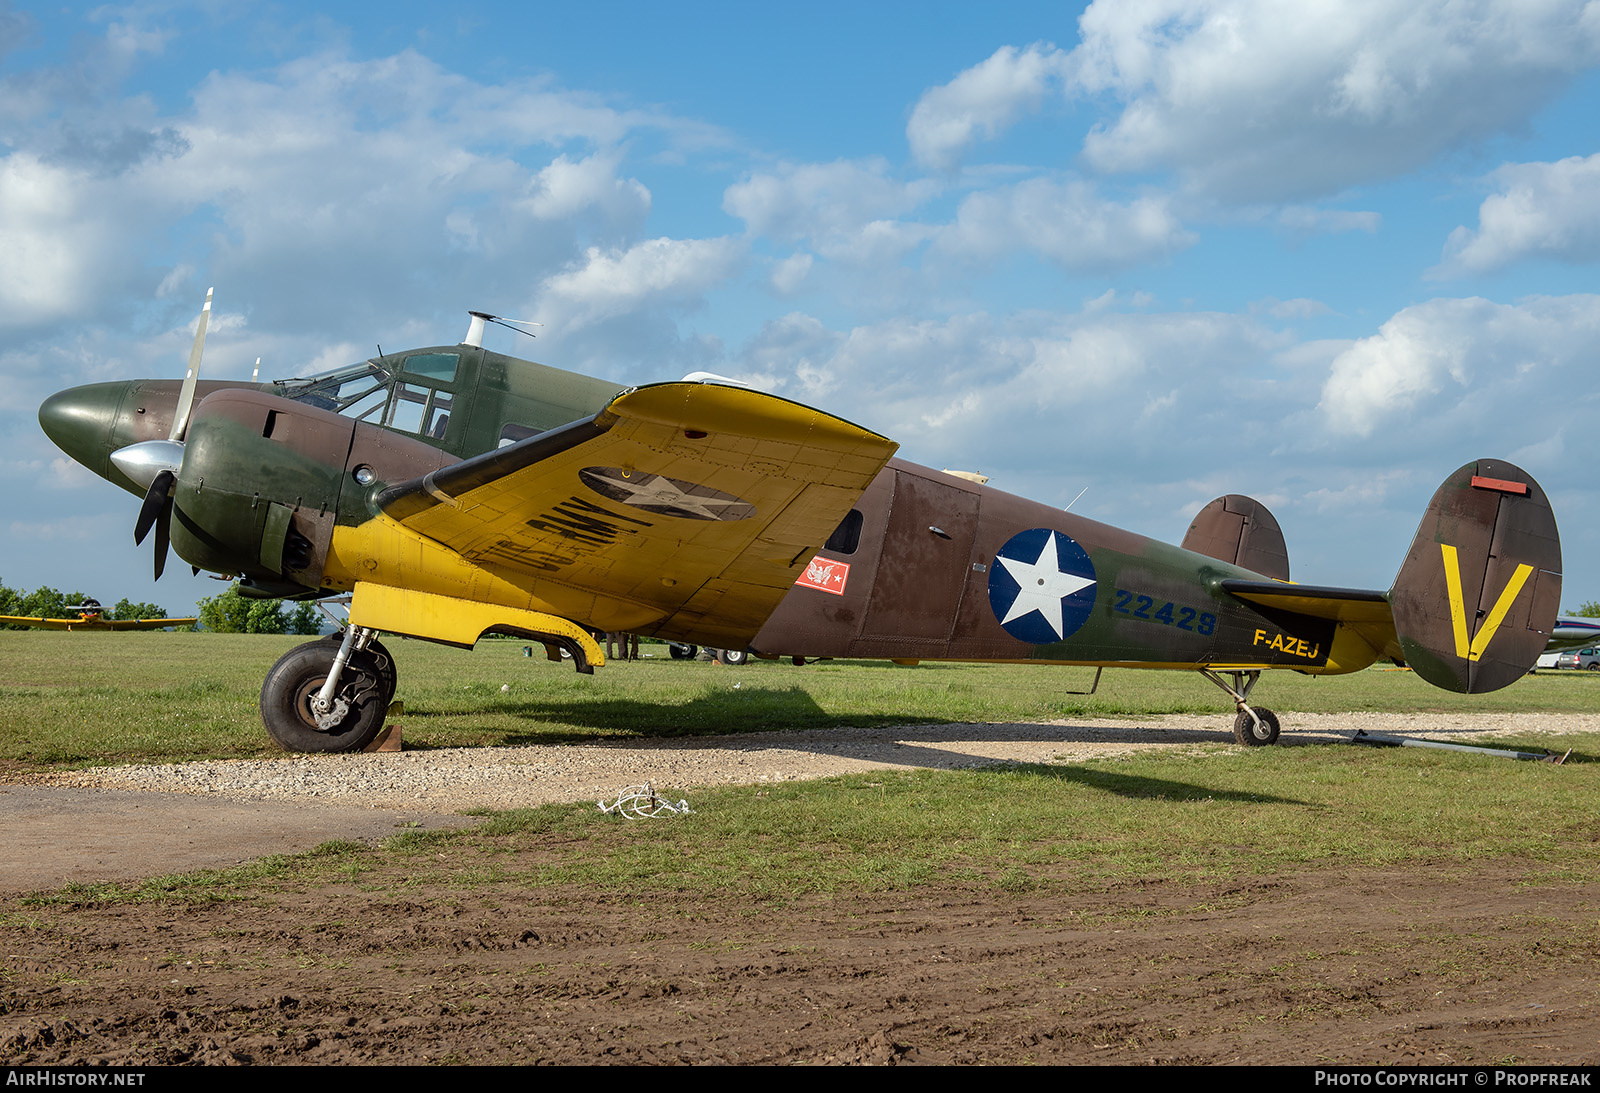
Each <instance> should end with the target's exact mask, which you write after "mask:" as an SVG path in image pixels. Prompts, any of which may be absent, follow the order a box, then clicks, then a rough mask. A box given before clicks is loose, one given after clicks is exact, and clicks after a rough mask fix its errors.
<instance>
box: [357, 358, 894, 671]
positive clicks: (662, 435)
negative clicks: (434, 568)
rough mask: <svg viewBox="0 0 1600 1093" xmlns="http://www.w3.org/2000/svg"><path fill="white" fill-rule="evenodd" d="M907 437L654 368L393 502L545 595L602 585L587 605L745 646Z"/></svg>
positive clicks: (388, 503)
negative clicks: (655, 373)
mask: <svg viewBox="0 0 1600 1093" xmlns="http://www.w3.org/2000/svg"><path fill="white" fill-rule="evenodd" d="M897 447H898V445H897V444H895V443H894V442H893V441H891V440H888V439H887V438H885V437H882V436H880V435H878V434H877V433H873V432H871V431H869V430H866V429H863V428H861V427H860V426H857V425H853V424H851V423H850V422H847V421H845V420H843V419H841V418H837V417H833V416H832V415H829V414H825V413H823V412H821V411H819V410H815V409H812V408H811V407H808V406H803V405H801V404H799V403H795V402H790V401H789V400H787V399H782V398H778V397H777V396H774V395H767V394H763V393H761V392H757V391H750V390H746V389H742V388H735V387H727V386H722V385H717V384H705V383H664V384H655V385H651V386H648V387H640V388H636V389H632V390H629V391H625V392H623V393H622V394H621V395H619V396H617V397H616V398H615V399H613V400H612V402H611V403H610V404H609V405H607V406H606V408H605V409H604V410H602V411H601V412H600V413H598V414H596V415H595V416H594V417H593V418H590V419H584V420H580V421H576V422H573V423H571V424H570V425H566V426H563V427H561V428H559V429H553V430H551V431H549V432H547V433H543V434H540V435H538V436H534V437H530V438H528V439H527V440H524V441H522V442H520V443H518V444H514V445H511V446H509V447H506V448H502V449H500V450H499V451H495V452H488V453H485V454H484V455H482V456H478V457H476V458H474V459H469V460H466V461H464V462H461V463H456V464H452V465H451V466H449V467H445V468H441V469H440V470H437V471H434V472H432V473H431V474H428V475H426V476H424V477H422V478H420V479H416V480H414V481H411V482H407V483H403V484H401V485H398V486H395V487H392V488H390V489H388V490H386V491H385V492H384V493H383V494H382V495H380V497H379V498H378V507H379V508H380V509H381V510H382V511H383V513H384V514H385V515H387V516H389V517H390V518H392V519H394V520H396V521H398V522H400V523H401V524H403V525H405V526H406V527H407V528H409V529H411V530H413V531H415V532H417V533H419V534H421V535H425V536H427V537H428V538H430V539H433V540H435V541H436V542H439V543H441V544H443V545H444V546H446V547H448V548H450V549H451V550H453V551H456V552H457V553H459V554H460V555H461V556H462V557H464V558H465V559H467V560H468V561H469V562H471V563H472V564H474V565H477V566H482V567H485V568H492V569H495V570H498V571H500V572H502V573H507V574H511V575H514V576H515V577H517V578H518V583H520V584H523V585H525V586H527V585H530V582H531V587H532V590H533V591H534V593H535V594H536V595H539V591H540V588H541V587H544V588H547V589H548V590H549V593H550V594H549V595H548V596H541V597H540V598H542V599H547V600H549V601H551V602H573V597H572V596H571V595H570V593H572V592H586V593H591V594H593V596H594V600H593V602H594V603H595V604H596V607H595V616H594V617H587V618H581V619H579V620H578V621H581V622H584V623H587V624H590V625H594V626H598V627H601V628H603V629H628V630H635V631H638V632H642V633H647V634H662V635H664V636H679V635H693V636H694V637H695V638H696V639H697V640H699V641H701V642H703V643H705V644H713V645H722V646H727V647H740V648H742V647H743V646H744V645H745V644H746V643H748V641H749V640H750V639H751V638H752V637H753V636H754V635H755V633H756V631H757V630H759V629H760V627H761V624H762V623H763V622H765V621H766V618H767V616H768V615H770V614H771V612H772V610H773V609H774V608H775V607H776V606H777V604H778V602H779V600H781V599H782V598H783V596H784V595H785V594H786V593H787V592H788V591H789V588H790V587H791V586H792V585H793V584H794V580H795V577H796V575H797V574H799V573H800V572H802V571H803V569H804V567H805V565H806V564H807V563H808V562H809V561H810V559H811V555H812V554H813V553H815V552H816V550H817V549H818V548H820V547H821V546H822V544H823V543H824V542H825V541H826V540H827V538H828V536H829V535H830V534H831V533H832V532H833V530H834V529H835V528H836V527H837V526H838V524H839V521H840V520H842V519H843V518H844V516H845V515H846V514H847V513H848V512H849V511H850V508H851V506H852V505H853V504H854V503H855V501H856V499H857V498H859V497H860V496H861V493H862V492H863V491H864V490H865V489H866V488H867V486H868V485H869V484H870V483H871V482H872V479H873V478H874V477H875V476H876V475H877V473H878V472H879V471H880V470H881V469H882V468H883V466H884V464H885V463H887V462H888V460H889V458H890V456H892V455H893V454H894V452H895V450H896V448H897ZM606 604H612V605H615V606H613V607H611V608H607V607H605V606H604V605H606Z"/></svg>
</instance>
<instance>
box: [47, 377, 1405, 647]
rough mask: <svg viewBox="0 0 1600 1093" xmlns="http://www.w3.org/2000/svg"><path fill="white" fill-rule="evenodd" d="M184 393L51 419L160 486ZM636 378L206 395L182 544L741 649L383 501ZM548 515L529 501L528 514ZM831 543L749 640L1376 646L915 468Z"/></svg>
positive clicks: (893, 473) (878, 483)
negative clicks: (126, 455) (417, 524)
mask: <svg viewBox="0 0 1600 1093" xmlns="http://www.w3.org/2000/svg"><path fill="white" fill-rule="evenodd" d="M178 386H179V385H178V384H177V382H175V381H147V380H140V381H131V382H128V383H114V384H95V385H90V386H88V387H79V388H74V389H72V390H70V391H64V392H61V393H60V394H57V395H55V396H52V397H51V399H50V400H48V401H47V402H46V403H45V404H44V406H43V407H42V408H41V410H40V421H41V424H42V425H43V427H44V429H45V431H46V432H47V433H48V434H49V435H50V436H51V438H52V439H53V440H54V441H55V442H56V443H57V444H58V445H59V446H60V447H61V448H62V449H63V450H64V451H66V452H67V453H68V454H69V455H71V456H72V457H73V458H74V459H76V460H77V461H78V462H80V463H82V464H84V465H85V466H86V467H88V468H89V469H91V470H93V471H95V473H97V474H99V475H101V476H102V477H104V478H106V479H107V480H108V481H111V482H113V483H115V484H117V485H119V486H122V487H123V488H125V489H128V490H130V492H134V493H138V494H143V493H144V492H145V487H144V486H143V485H141V484H140V483H137V482H134V481H131V480H130V479H129V478H128V477H127V475H125V474H124V473H122V471H121V470H119V469H118V468H117V467H116V466H115V465H114V464H113V463H112V462H111V460H110V456H111V453H112V452H114V451H118V450H120V449H122V448H125V447H126V446H128V445H130V444H134V443H137V442H140V441H146V440H151V439H158V438H163V437H165V436H166V435H167V432H168V430H169V429H170V428H171V424H172V420H173V416H174V406H175V404H176V401H177V395H178ZM624 387H625V385H623V384H619V383H615V382H611V381H606V380H601V379H594V378H591V377H585V376H580V375H576V374H574V373H570V372H563V371H560V370H558V369H554V368H548V367H546V366H543V365H538V364H534V363H532V362H529V361H523V360H519V359H517V358H513V357H507V356H504V355H502V354H498V353H493V352H491V351H488V350H484V349H482V348H480V347H477V346H469V345H458V346H443V347H429V348H423V349H417V350H411V351H407V352H403V353H395V354H386V355H384V356H381V357H376V358H373V359H372V360H371V361H368V362H365V363H364V364H361V365H354V366H351V367H350V368H347V369H340V370H337V371H335V372H331V373H325V374H323V375H321V376H314V377H310V378H307V379H301V380H289V381H280V382H276V383H270V384H240V383H225V382H220V381H202V383H201V386H200V389H199V394H198V397H199V398H200V399H201V400H202V401H200V402H199V403H198V404H197V406H196V407H195V410H194V412H193V416H192V420H191V424H190V425H189V428H188V432H187V436H186V438H185V440H184V447H183V452H182V465H181V470H180V471H179V473H178V474H177V479H176V487H175V489H174V491H173V521H172V532H171V541H172V546H173V549H174V550H176V552H177V553H178V554H179V556H181V557H182V558H184V559H185V560H186V561H188V562H190V563H192V564H193V565H196V566H199V567H200V568H203V569H207V570H211V571H213V572H217V573H223V574H231V575H235V576H238V577H240V578H242V579H244V581H245V582H247V587H248V588H250V589H253V590H255V591H256V592H258V593H259V594H263V595H290V596H293V595H318V594H329V593H337V592H344V591H349V590H351V589H353V588H354V587H355V585H356V584H357V583H359V582H369V583H373V584H379V585H388V586H393V587H404V588H408V589H413V590H416V591H419V592H427V593H432V594H435V595H438V596H444V597H453V598H455V599H458V600H463V601H464V600H472V601H475V602H488V603H500V604H504V605H505V606H506V607H508V608H512V609H515V610H519V611H539V612H546V613H549V614H552V615H556V616H560V617H562V618H566V619H570V620H572V621H574V622H577V623H579V624H581V625H583V626H586V627H594V628H597V629H601V630H624V631H634V632H639V633H644V634H650V635H654V636H659V637H664V638H669V639H673V640H679V641H686V642H696V643H701V644H711V643H715V644H727V643H728V635H727V634H726V633H723V632H720V631H719V632H715V633H713V632H711V631H705V632H701V631H698V630H695V629H692V628H691V629H682V628H678V629H673V628H670V627H668V626H664V625H662V624H661V622H660V620H659V619H658V618H653V617H652V616H651V614H650V612H648V611H643V610H641V609H640V608H639V605H630V604H628V603H626V602H623V601H620V600H618V599H617V598H615V597H609V598H602V599H597V598H596V597H595V596H594V595H592V594H590V593H588V592H587V591H586V590H585V588H584V586H583V581H582V579H581V569H582V564H583V562H584V558H583V557H581V556H580V553H579V552H575V553H574V554H573V555H572V556H571V557H570V558H566V557H564V556H558V555H552V560H551V563H550V565H549V566H548V567H547V571H545V572H538V573H533V574H530V573H528V572H527V571H526V570H512V569H508V568H504V567H500V566H497V565H496V564H495V562H494V560H493V558H492V557H480V558H471V559H469V558H465V557H462V556H461V555H459V554H457V553H455V552H453V551H450V550H448V549H446V548H444V547H442V546H440V545H439V544H437V543H434V542H432V541H431V540H429V539H426V538H425V537H423V536H420V535H418V534H416V533H414V532H412V531H410V530H408V529H407V528H406V527H404V526H402V525H401V524H400V523H398V522H396V521H395V520H392V519H390V518H389V517H387V516H385V515H383V514H382V513H381V512H380V511H379V509H378V507H377V505H376V499H377V497H378V496H379V494H381V493H382V491H383V490H384V489H386V488H387V487H389V486H393V485H396V484H399V483H402V482H407V481H412V480H415V479H419V478H421V477H422V476H424V475H426V474H427V473H429V472H430V471H433V470H437V469H439V468H442V467H445V466H448V465H450V464H452V463H455V462H458V461H460V460H463V459H467V458H470V457H472V456H475V455H478V454H480V453H483V452H488V451H493V450H495V449H496V448H498V447H501V446H504V445H508V444H515V443H519V442H522V441H524V440H528V439H530V438H532V437H535V436H538V435H539V434H541V433H543V432H545V431H548V430H551V429H554V428H557V427H559V426H562V425H566V424H568V423H570V422H573V421H576V420H580V419H583V418H586V417H590V416H592V415H594V414H596V413H598V412H599V411H600V410H601V409H602V408H603V407H605V406H606V404H607V403H608V402H609V401H610V400H611V399H613V398H614V397H615V396H616V395H617V394H618V393H619V392H621V391H622V390H624ZM556 500H560V499H556ZM589 500H590V503H591V508H592V509H593V511H592V513H591V514H590V515H589V517H588V519H591V520H593V521H597V522H598V524H599V525H600V531H601V533H600V534H599V535H597V536H592V537H595V538H599V539H601V540H604V538H605V536H604V534H603V527H604V525H605V524H606V522H607V520H608V519H612V518H614V519H615V521H616V522H617V525H618V527H623V526H624V524H623V522H624V521H626V520H627V516H626V514H625V513H622V512H612V511H610V510H607V509H605V506H604V504H603V503H601V502H599V501H598V499H595V498H590V499H589ZM548 503H549V499H537V498H534V499H529V502H528V504H529V512H528V518H529V519H538V518H540V516H541V513H542V512H543V508H542V506H546V505H548ZM595 506H598V507H595ZM608 512H609V515H607V513H608ZM816 548H817V549H816V553H815V556H814V557H809V556H806V557H801V558H798V559H796V563H795V567H794V568H795V575H796V583H795V586H794V587H793V588H792V589H791V590H790V592H789V593H788V595H787V596H786V597H785V598H784V600H783V601H782V603H781V604H780V605H779V607H778V608H777V610H776V611H774V612H773V614H772V615H771V617H770V618H769V619H768V620H767V622H766V624H765V625H764V626H763V627H762V628H761V629H760V630H759V632H758V633H753V634H746V635H743V639H744V640H745V641H747V642H748V643H749V644H750V646H751V648H752V649H754V650H755V651H756V652H758V653H761V654H766V655H783V656H804V657H847V656H848V657H881V658H888V659H894V660H924V659H929V660H933V659H949V660H996V661H1031V662H1047V663H1067V664H1089V665H1095V664H1104V665H1128V666H1142V667H1189V666H1194V665H1200V664H1205V665H1211V666H1216V667H1237V668H1241V669H1249V668H1258V667H1269V666H1277V667H1291V668H1296V669H1299V670H1302V671H1307V672H1318V673H1320V672H1342V671H1352V670H1355V669H1358V668H1362V667H1365V666H1366V665H1367V664H1370V663H1371V662H1372V661H1373V660H1374V659H1375V658H1376V657H1377V655H1378V651H1377V650H1375V649H1374V648H1372V646H1371V645H1369V644H1368V643H1367V642H1365V641H1363V640H1362V638H1361V637H1360V636H1359V634H1358V633H1357V632H1355V631H1354V630H1352V629H1350V628H1347V627H1345V626H1343V625H1342V624H1339V623H1336V622H1333V621H1330V620H1324V619H1315V618H1307V617H1305V616H1301V615H1295V614H1287V613H1272V612H1268V611H1266V610H1265V609H1260V610H1258V609H1256V608H1253V607H1251V606H1250V605H1249V604H1247V603H1244V602H1242V601H1241V600H1239V599H1237V598H1235V597H1233V596H1231V595H1229V594H1228V593H1227V592H1225V591H1223V590H1222V588H1221V587H1220V584H1221V582H1222V581H1224V580H1227V579H1230V578H1232V579H1239V578H1245V579H1257V580H1260V579H1263V578H1261V576H1260V574H1256V573H1252V572H1251V571H1249V570H1246V569H1242V568H1240V567H1238V566H1234V565H1230V564H1228V563H1227V562H1223V561H1219V560H1217V559H1214V558H1209V557H1206V556H1204V555H1201V554H1196V553H1193V552H1191V551H1187V550H1183V549H1182V548H1179V547H1176V546H1171V545H1168V544H1165V543H1161V542H1159V541H1156V540H1153V539H1148V538H1145V537H1144V536H1140V535H1135V534H1133V533H1130V532H1126V531H1121V530H1119V529H1116V528H1113V527H1110V526H1108V525H1105V524H1101V523H1097V522H1095V521H1092V520H1088V519H1085V518H1083V517H1079V516H1075V515H1073V514H1071V513H1068V512H1065V511H1063V510H1060V509H1057V508H1053V507H1050V506H1047V505H1042V504H1039V503H1037V502H1033V501H1028V500H1026V499H1024V498H1021V497H1017V496H1014V495H1011V494H1008V493H1005V492H1004V491H1002V490H998V489H994V488H991V487H988V486H981V485H977V484H975V483H973V482H970V481H967V480H965V479H962V478H958V477H954V476H951V475H948V474H944V473H942V472H940V471H936V470H932V469H930V468H927V467H922V466H918V465H916V464H913V463H909V462H906V461H902V460H892V461H891V462H890V463H889V465H888V466H887V467H886V468H885V469H884V470H883V471H882V472H881V473H880V474H879V475H878V477H877V478H876V480H874V481H873V483H872V485H871V486H870V487H869V488H868V489H867V490H866V492H865V493H864V494H863V495H862V496H861V497H860V499H859V501H858V502H857V504H856V506H855V508H854V510H853V511H852V512H851V514H850V516H848V517H847V518H846V519H845V521H844V523H842V524H841V525H840V527H839V530H838V531H836V532H835V533H834V536H833V537H832V538H830V539H829V540H828V542H827V543H826V544H816ZM417 636H420V637H430V636H431V635H429V634H427V633H419V634H417Z"/></svg>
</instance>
